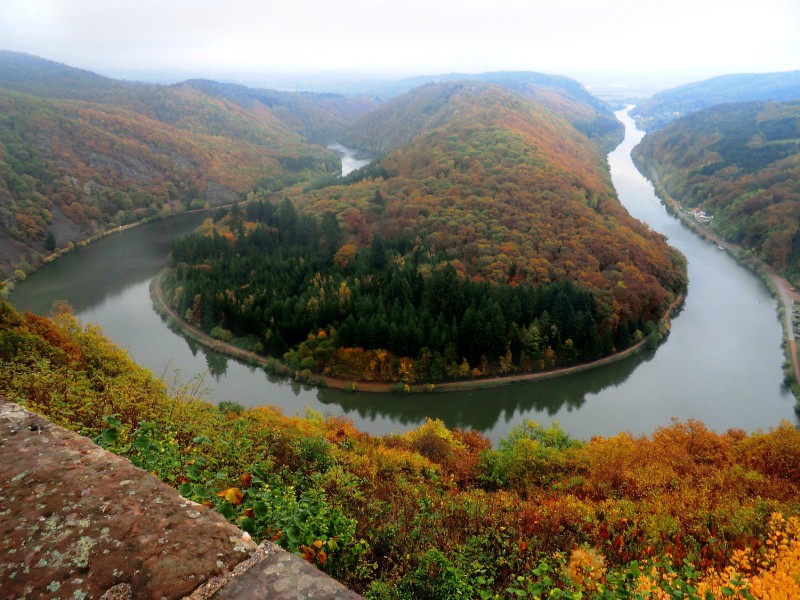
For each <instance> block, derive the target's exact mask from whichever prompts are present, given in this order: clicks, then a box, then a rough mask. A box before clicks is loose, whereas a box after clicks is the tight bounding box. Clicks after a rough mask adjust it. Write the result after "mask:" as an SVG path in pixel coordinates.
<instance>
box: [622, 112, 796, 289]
mask: <svg viewBox="0 0 800 600" xmlns="http://www.w3.org/2000/svg"><path fill="white" fill-rule="evenodd" d="M634 157H635V158H636V159H637V161H640V162H643V163H646V165H649V166H651V167H652V168H653V169H654V170H655V172H656V173H657V174H658V176H659V177H660V180H661V184H662V185H663V186H664V188H665V189H666V191H667V192H668V193H669V194H670V195H672V196H674V197H675V198H679V199H680V200H681V202H682V203H683V205H684V206H685V207H686V208H693V207H700V208H702V209H703V210H704V211H707V212H708V213H709V214H711V215H713V217H714V219H713V220H712V221H711V223H710V226H711V227H712V228H713V229H714V230H715V231H716V232H717V233H719V234H720V235H721V236H723V237H724V238H725V239H727V240H730V241H733V242H735V243H737V244H741V245H742V246H744V247H745V248H750V249H752V250H753V251H754V252H755V253H756V254H758V255H759V256H760V257H761V258H762V259H764V260H765V261H767V262H768V263H769V264H771V265H772V266H774V267H775V269H777V270H778V271H779V272H780V273H782V274H783V275H785V276H787V277H789V278H790V279H792V280H793V281H797V280H798V279H800V188H799V187H798V184H797V182H798V181H800V100H795V101H792V102H750V103H740V104H726V105H721V106H716V107H713V108H709V109H706V110H704V111H701V112H698V113H695V114H692V115H688V116H686V117H683V118H682V119H679V120H677V121H675V122H674V123H672V124H671V125H669V126H667V127H665V128H664V129H661V130H659V131H656V132H654V133H651V134H648V135H647V136H646V137H645V138H644V140H643V141H642V143H641V144H640V145H639V146H637V148H636V149H635V150H634ZM643 168H646V167H643Z"/></svg>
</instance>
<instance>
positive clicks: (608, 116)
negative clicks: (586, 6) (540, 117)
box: [370, 71, 624, 151]
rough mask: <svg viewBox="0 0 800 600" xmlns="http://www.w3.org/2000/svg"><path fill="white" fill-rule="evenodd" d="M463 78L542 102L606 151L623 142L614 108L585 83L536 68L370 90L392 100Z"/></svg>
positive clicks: (424, 79)
mask: <svg viewBox="0 0 800 600" xmlns="http://www.w3.org/2000/svg"><path fill="white" fill-rule="evenodd" d="M460 81H473V82H481V83H490V84H496V85H499V86H501V87H504V88H506V89H509V90H511V91H513V92H515V93H517V94H519V95H520V96H522V97H524V98H528V99H529V100H534V101H536V102H539V103H540V104H542V105H544V106H547V107H548V108H550V109H551V110H554V111H555V112H557V113H558V114H560V115H561V116H563V117H565V118H566V119H567V120H568V121H569V122H570V123H572V125H573V126H574V127H575V128H576V129H577V130H578V131H580V132H581V133H583V134H584V135H586V136H588V137H590V138H593V139H595V140H596V141H597V142H598V143H599V144H600V145H601V146H602V147H603V149H604V150H606V151H610V150H612V149H613V148H614V147H615V146H616V145H617V144H619V142H620V141H622V137H623V133H624V132H623V127H622V124H621V123H619V121H617V119H616V117H614V114H613V112H612V111H611V109H610V108H609V107H608V106H607V105H606V104H605V103H604V102H603V101H602V100H600V99H598V98H597V97H595V96H593V95H592V94H591V93H590V92H589V91H588V90H587V89H586V88H585V87H584V86H583V85H582V84H581V83H579V82H577V81H575V80H574V79H571V78H569V77H565V76H563V75H549V74H546V73H537V72H534V71H490V72H486V73H477V74H474V73H446V74H443V75H423V76H419V77H411V78H407V79H401V80H399V81H396V82H391V83H385V84H382V85H379V86H375V87H374V88H372V89H371V90H370V93H372V94H375V95H376V96H378V97H382V98H387V99H391V98H394V97H396V96H398V95H400V94H403V93H405V92H408V91H410V90H412V89H414V88H417V87H421V86H424V85H427V84H433V83H455V82H460Z"/></svg>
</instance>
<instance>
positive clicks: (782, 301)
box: [632, 155, 800, 408]
mask: <svg viewBox="0 0 800 600" xmlns="http://www.w3.org/2000/svg"><path fill="white" fill-rule="evenodd" d="M632 158H633V162H634V164H635V165H636V168H637V169H638V170H639V172H640V173H641V174H642V175H643V176H644V177H645V178H646V179H647V180H648V181H649V182H650V183H651V185H652V186H653V190H654V191H655V194H656V196H657V197H658V198H659V200H660V201H661V203H662V204H663V205H664V206H665V208H666V209H667V212H669V213H670V214H671V215H673V216H674V217H675V218H677V219H679V220H680V221H681V222H682V223H683V224H684V225H686V226H687V227H688V228H689V229H690V230H691V231H693V232H694V233H695V234H697V235H698V236H700V237H701V238H703V239H705V240H707V241H709V242H711V243H712V244H715V245H716V246H717V248H720V249H721V250H725V251H727V252H729V253H730V254H731V256H733V257H734V258H735V259H736V260H737V262H739V264H741V265H742V266H745V267H747V268H748V269H750V270H751V271H752V272H753V273H755V274H756V275H757V276H758V277H759V278H760V279H761V280H762V281H763V282H764V283H765V284H766V286H767V288H768V289H769V291H770V293H771V294H772V296H773V297H774V298H775V299H776V300H777V301H778V319H779V320H780V323H781V329H782V330H783V350H784V356H785V359H786V368H785V371H786V383H787V384H788V385H789V386H790V387H791V389H792V392H793V394H794V396H795V399H796V400H797V402H798V404H797V406H798V408H800V357H798V350H797V342H796V339H795V334H794V330H793V327H792V318H793V315H794V314H795V312H798V314H800V308H798V309H796V308H795V307H800V293H798V292H797V291H796V290H794V289H792V285H791V284H790V283H789V282H788V281H787V280H786V279H785V278H783V277H781V276H780V275H778V273H777V272H776V271H775V269H774V268H772V267H771V266H770V265H768V264H766V263H765V262H764V261H762V260H761V259H759V258H758V257H756V256H754V255H753V254H752V253H750V252H749V251H747V250H746V249H744V248H742V247H741V246H739V245H738V244H733V243H731V242H728V241H725V240H723V239H722V238H721V237H719V235H717V234H716V233H715V232H714V231H712V230H711V228H710V227H709V226H708V225H705V224H702V223H698V222H697V221H695V220H694V219H693V218H691V217H690V216H689V215H687V214H686V213H685V212H684V209H683V207H682V206H681V203H680V202H679V201H678V200H677V199H676V198H674V197H673V196H671V195H670V194H669V192H667V190H666V189H665V188H664V186H663V185H662V184H661V179H660V177H659V175H658V171H657V170H656V168H655V166H654V165H652V164H650V163H648V162H645V161H643V160H641V159H637V158H636V157H635V156H633V155H632Z"/></svg>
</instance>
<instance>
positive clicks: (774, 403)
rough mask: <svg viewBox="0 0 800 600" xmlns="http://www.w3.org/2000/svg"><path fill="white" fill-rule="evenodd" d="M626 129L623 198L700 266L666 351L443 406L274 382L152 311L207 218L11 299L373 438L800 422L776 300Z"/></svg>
mask: <svg viewBox="0 0 800 600" xmlns="http://www.w3.org/2000/svg"><path fill="white" fill-rule="evenodd" d="M619 117H620V118H621V119H622V120H623V122H625V124H626V139H625V141H624V142H623V144H622V145H621V146H620V147H619V148H618V149H617V150H615V151H614V152H613V153H611V154H610V155H609V163H610V165H611V173H612V179H613V181H614V184H615V186H616V187H617V190H618V193H619V195H620V198H621V200H622V202H623V204H625V206H626V207H627V208H628V210H629V211H630V212H631V213H632V214H634V216H636V217H637V218H639V219H640V220H643V221H645V222H647V223H649V224H650V226H651V227H653V228H654V229H656V230H657V231H659V232H661V233H664V234H666V235H667V236H668V237H669V241H670V243H671V244H673V245H675V246H677V247H678V248H679V249H680V250H681V251H682V252H684V254H686V255H687V257H688V259H689V277H690V285H689V293H688V296H687V299H686V304H685V306H684V308H683V310H682V312H681V314H680V316H679V317H677V318H676V319H674V321H673V327H672V332H671V334H670V336H669V338H668V339H667V342H666V343H665V344H663V345H662V346H660V347H659V348H658V349H657V350H656V351H655V352H654V353H652V352H651V353H644V354H640V355H638V356H635V357H631V358H628V359H626V360H623V361H620V362H617V363H614V364H611V365H607V366H604V367H599V368H596V369H592V370H590V371H585V372H582V373H578V374H575V375H570V376H568V377H561V378H557V379H552V380H548V381H540V382H534V383H525V384H517V385H513V386H508V387H503V388H496V389H492V390H483V391H472V392H457V393H456V392H454V393H442V394H439V393H436V394H420V395H409V396H399V395H393V394H364V393H358V394H349V393H345V392H340V391H334V390H325V389H316V388H310V387H308V386H304V385H300V384H298V383H297V382H294V381H291V380H288V379H282V378H274V377H270V376H268V375H267V374H266V373H265V372H264V371H263V370H262V369H260V368H256V367H253V366H250V365H246V364H242V363H239V362H237V361H234V360H231V359H228V358H226V357H225V356H222V355H219V354H217V353H216V352H213V351H211V350H208V349H207V348H205V347H203V346H200V345H198V344H197V343H196V342H194V341H192V340H190V339H187V338H184V337H183V336H182V335H180V334H179V333H177V332H175V331H172V330H170V329H169V327H168V326H167V324H166V322H165V320H163V319H162V318H161V317H160V316H159V315H158V314H157V313H155V312H154V310H153V308H152V302H151V300H150V296H149V290H148V286H149V281H150V279H151V278H152V277H153V275H155V273H156V272H157V271H158V270H159V269H160V268H161V267H162V266H163V265H164V264H165V263H166V260H167V255H168V253H169V249H170V246H171V243H172V239H173V238H174V237H176V236H179V235H184V234H186V233H189V232H190V231H192V230H193V229H194V228H195V227H196V226H197V225H199V224H200V223H201V222H202V221H203V219H205V218H206V217H207V214H193V215H183V216H180V217H176V218H174V219H170V220H167V221H162V222H159V223H151V224H148V225H145V226H142V227H137V228H134V229H131V230H129V231H126V232H123V233H120V234H118V235H114V236H111V237H108V238H106V239H104V240H101V241H100V242H97V243H96V244H93V245H91V246H88V247H86V248H81V249H79V250H77V251H76V252H74V253H72V254H70V255H68V256H66V257H64V258H62V259H60V260H58V261H56V262H54V263H52V264H50V265H47V266H46V267H45V268H44V269H42V270H41V271H40V272H38V273H36V274H34V275H32V276H31V277H29V278H28V279H27V280H26V281H25V282H23V283H22V284H20V285H19V286H18V287H17V289H16V290H15V291H14V293H13V294H12V295H11V301H12V303H13V304H14V305H15V306H16V307H17V308H19V309H29V310H32V311H34V312H37V313H44V312H47V311H48V310H49V308H50V307H51V306H52V303H53V301H54V300H59V299H64V300H67V301H68V302H70V303H71V304H72V306H73V307H74V309H75V314H76V315H77V316H78V317H80V318H81V319H83V320H84V321H89V322H93V323H97V324H99V325H101V326H102V327H103V329H104V331H105V333H106V335H108V336H109V337H110V338H111V339H112V340H114V341H115V342H116V343H118V344H119V345H120V346H123V347H125V348H127V349H128V350H129V351H130V353H131V355H132V357H133V358H134V359H135V360H136V361H137V362H139V363H141V364H143V365H145V366H146V367H148V368H149V369H150V370H152V371H153V373H155V374H156V375H157V376H162V377H163V378H164V379H165V380H167V381H169V382H172V381H178V382H180V381H187V380H191V381H197V385H198V386H199V387H200V388H202V389H204V390H206V391H205V394H206V397H207V398H208V399H210V400H212V401H215V402H220V401H223V400H231V401H235V402H238V403H240V404H242V405H244V406H260V405H265V404H270V405H274V406H277V407H279V408H280V409H282V410H283V411H284V412H285V413H286V414H289V415H293V414H302V413H303V412H304V411H305V410H306V409H311V410H314V411H317V412H321V413H323V414H331V415H343V416H346V417H348V418H350V419H351V420H352V421H353V422H354V424H355V426H356V427H358V428H359V429H361V430H363V431H366V432H369V433H373V434H383V433H392V432H397V431H404V430H406V429H408V428H411V427H417V426H419V425H421V424H422V423H424V421H425V419H426V418H428V417H430V418H438V419H441V420H442V421H443V422H444V423H445V424H447V425H448V426H449V427H460V428H464V429H470V428H475V429H478V430H479V431H481V432H483V433H485V434H486V435H487V436H489V438H490V439H492V441H493V442H495V443H496V442H497V441H498V440H499V439H501V438H502V437H504V436H505V435H506V434H507V433H508V431H509V430H510V429H511V428H513V427H514V426H516V425H518V424H520V423H522V422H524V421H526V420H528V419H534V420H536V421H538V422H540V423H542V424H543V425H548V424H549V423H550V422H551V421H554V420H556V421H559V422H560V424H561V426H562V427H563V428H564V429H565V430H566V431H567V432H568V433H570V434H571V435H572V436H574V437H577V438H581V439H589V438H590V437H592V436H594V435H606V436H607V435H613V434H615V433H618V432H619V431H625V430H627V431H630V432H633V433H635V434H641V433H650V432H652V431H653V429H655V428H656V427H659V426H662V425H669V423H670V421H671V419H672V418H673V417H677V418H680V419H687V418H690V417H693V418H698V419H701V420H703V421H705V422H706V423H707V424H708V425H709V426H710V427H712V428H715V429H717V430H725V429H727V428H729V427H737V428H742V429H745V430H748V431H752V430H755V429H758V428H763V429H767V428H769V427H772V426H775V425H777V424H778V423H779V422H780V420H781V419H788V420H790V421H792V422H797V417H796V416H795V413H794V410H793V406H794V400H793V397H792V396H791V393H790V392H789V391H788V390H787V389H786V388H785V387H783V386H782V379H783V373H782V370H781V365H782V363H783V354H782V351H781V348H780V341H781V329H780V324H779V322H778V319H777V316H776V311H775V306H776V303H775V301H774V300H773V299H772V298H771V297H770V295H769V293H768V291H767V289H766V287H765V286H764V285H763V284H762V283H761V282H760V281H759V280H758V279H756V278H755V277H754V276H753V275H752V274H750V273H749V272H748V271H747V270H745V269H743V268H742V267H740V266H739V265H737V264H736V263H735V261H734V260H733V259H732V258H731V257H730V256H729V255H727V253H723V252H719V251H718V250H716V249H715V248H714V247H713V246H712V245H710V244H707V243H704V242H702V241H701V240H699V239H698V238H697V237H696V236H694V235H692V234H691V233H690V232H689V231H688V230H687V229H686V228H684V227H683V226H681V225H680V223H679V222H678V221H676V220H675V219H673V218H671V217H669V216H668V215H667V214H666V212H665V211H664V209H663V207H662V206H661V205H660V203H659V201H658V199H657V198H655V196H654V195H653V192H652V187H651V186H650V185H649V184H648V183H647V181H646V180H644V179H643V178H642V177H641V175H639V173H638V172H637V171H636V169H635V167H634V166H633V164H632V162H631V160H630V156H629V154H630V149H631V148H632V147H633V145H634V144H635V143H636V142H637V141H638V139H640V137H641V132H638V131H637V130H636V129H635V128H634V127H633V124H632V122H631V120H630V119H628V118H627V115H626V114H624V113H620V114H619ZM345 150H347V149H345ZM348 154H349V155H353V154H354V153H353V152H349V153H348ZM356 160H359V159H356ZM361 160H364V161H365V162H367V161H368V160H367V159H365V158H362V159H361Z"/></svg>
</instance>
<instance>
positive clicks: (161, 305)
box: [150, 269, 683, 393]
mask: <svg viewBox="0 0 800 600" xmlns="http://www.w3.org/2000/svg"><path fill="white" fill-rule="evenodd" d="M165 273H166V269H164V270H162V271H159V273H158V274H157V275H156V276H155V277H154V278H153V280H152V281H151V282H150V296H151V298H152V299H153V302H155V303H156V304H157V305H158V310H159V312H161V313H166V314H167V315H169V316H170V317H172V318H173V319H174V320H175V322H176V324H177V325H178V327H179V328H180V329H181V331H182V332H183V333H185V334H186V335H189V336H191V337H192V338H193V339H195V340H196V341H198V342H200V343H201V344H203V345H205V346H208V347H209V348H211V349H212V350H215V351H216V352H219V353H221V354H225V355H228V356H232V357H233V358H239V359H242V360H246V361H248V362H250V363H256V364H260V365H264V364H266V362H267V361H266V358H264V357H263V356H261V355H259V354H256V353H255V352H250V351H248V350H242V349H241V348H238V347H236V346H233V345H232V344H228V343H226V342H222V341H220V340H218V339H215V338H212V337H211V336H209V335H208V334H206V333H204V332H203V331H201V330H200V329H198V328H197V327H195V326H193V325H191V324H189V323H186V322H185V321H184V320H183V319H181V318H180V317H179V316H178V314H177V313H176V312H175V311H174V310H172V308H171V307H170V306H169V305H168V304H167V302H166V299H165V298H164V292H163V290H162V287H161V282H162V280H163V276H164V274H165ZM682 302H683V296H682V295H681V296H679V297H678V298H676V299H675V301H674V302H673V303H672V304H671V305H670V307H669V308H668V309H667V313H666V315H664V318H665V319H669V317H670V316H671V315H672V313H673V312H674V311H675V309H676V308H677V307H678V306H680V304H681V303H682ZM645 342H646V340H645V339H642V340H641V341H639V342H637V343H636V344H635V345H633V346H631V347H630V348H627V349H626V350H623V351H622V352H618V353H617V354H613V355H611V356H606V357H604V358H601V359H599V360H596V361H593V362H590V363H583V364H580V365H575V366H572V367H564V368H562V369H554V370H552V371H537V372H536V373H520V374H517V375H503V376H498V377H486V378H483V379H466V380H461V381H447V382H444V383H437V384H435V387H434V389H435V390H436V391H437V392H445V391H467V390H477V389H485V388H494V387H501V386H505V385H511V384H514V383H520V382H524V381H537V380H544V379H552V378H554V377H563V376H564V375H571V374H573V373H579V372H581V371H586V370H588V369H594V368H595V367H601V366H603V365H608V364H611V363H614V362H617V361H620V360H622V359H624V358H628V357H629V356H633V355H634V354H636V353H637V352H640V351H641V350H642V348H643V347H644V344H645ZM315 383H316V384H318V385H324V386H325V387H329V388H332V389H338V390H344V389H348V388H349V387H350V386H351V385H352V383H353V382H352V381H350V380H347V379H338V378H336V377H326V376H324V375H320V376H319V377H318V380H317V381H316V382H315ZM356 385H357V389H358V391H359V392H377V393H387V392H391V391H392V390H393V388H394V386H395V385H396V384H394V383H384V382H378V381H358V382H356ZM409 388H410V391H412V392H424V391H426V385H425V384H413V385H411V386H409Z"/></svg>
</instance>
